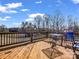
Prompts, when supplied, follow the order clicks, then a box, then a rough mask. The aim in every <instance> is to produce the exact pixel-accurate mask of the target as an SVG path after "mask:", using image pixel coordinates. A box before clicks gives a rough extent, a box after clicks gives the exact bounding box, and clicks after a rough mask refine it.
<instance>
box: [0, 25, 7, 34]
mask: <svg viewBox="0 0 79 59" xmlns="http://www.w3.org/2000/svg"><path fill="white" fill-rule="evenodd" d="M5 30H6V26H5V25H3V24H2V25H0V32H4V31H5Z"/></svg>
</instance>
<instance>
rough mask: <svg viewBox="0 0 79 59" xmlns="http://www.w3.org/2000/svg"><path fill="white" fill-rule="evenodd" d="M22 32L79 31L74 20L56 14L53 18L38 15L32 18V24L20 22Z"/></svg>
mask: <svg viewBox="0 0 79 59" xmlns="http://www.w3.org/2000/svg"><path fill="white" fill-rule="evenodd" d="M4 28H5V25H1V26H0V31H4ZM20 29H21V30H22V31H23V30H25V31H26V29H31V30H51V31H54V32H60V31H64V29H73V30H74V31H75V32H78V31H79V24H78V20H77V19H76V18H73V17H72V16H66V17H65V16H63V15H62V14H60V13H57V14H55V15H53V16H50V15H48V14H44V15H43V16H41V15H38V16H36V17H35V18H34V21H33V23H32V22H30V23H29V22H22V24H21V28H20Z"/></svg>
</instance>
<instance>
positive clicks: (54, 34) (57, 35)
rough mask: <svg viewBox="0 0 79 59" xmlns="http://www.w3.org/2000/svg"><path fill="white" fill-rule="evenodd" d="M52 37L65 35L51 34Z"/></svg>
mask: <svg viewBox="0 0 79 59" xmlns="http://www.w3.org/2000/svg"><path fill="white" fill-rule="evenodd" d="M51 36H63V34H51Z"/></svg>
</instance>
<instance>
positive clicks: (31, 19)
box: [25, 18, 34, 21]
mask: <svg viewBox="0 0 79 59" xmlns="http://www.w3.org/2000/svg"><path fill="white" fill-rule="evenodd" d="M33 20H34V19H33V18H28V19H26V20H25V21H33Z"/></svg>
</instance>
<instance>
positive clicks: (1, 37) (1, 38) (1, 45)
mask: <svg viewBox="0 0 79 59" xmlns="http://www.w3.org/2000/svg"><path fill="white" fill-rule="evenodd" d="M0 35H1V46H2V33H1V34H0Z"/></svg>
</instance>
